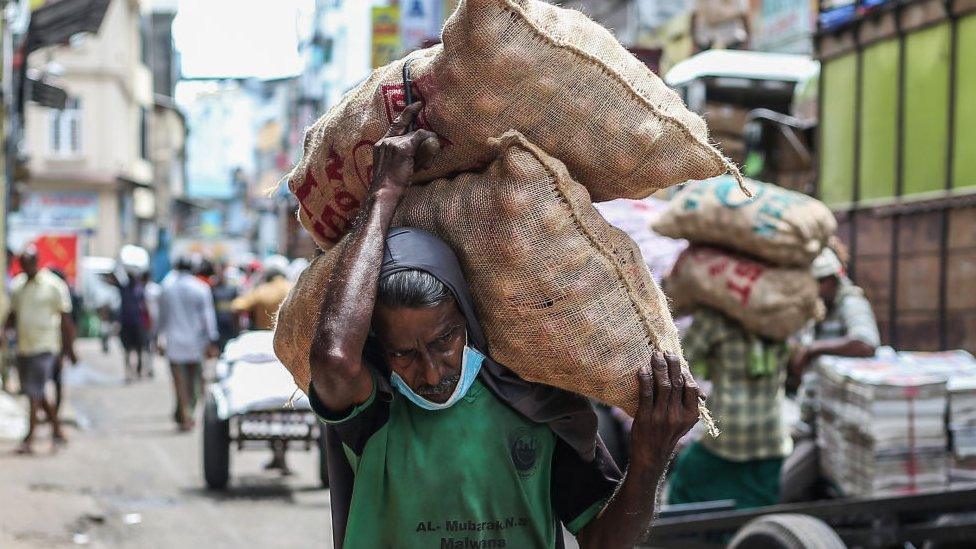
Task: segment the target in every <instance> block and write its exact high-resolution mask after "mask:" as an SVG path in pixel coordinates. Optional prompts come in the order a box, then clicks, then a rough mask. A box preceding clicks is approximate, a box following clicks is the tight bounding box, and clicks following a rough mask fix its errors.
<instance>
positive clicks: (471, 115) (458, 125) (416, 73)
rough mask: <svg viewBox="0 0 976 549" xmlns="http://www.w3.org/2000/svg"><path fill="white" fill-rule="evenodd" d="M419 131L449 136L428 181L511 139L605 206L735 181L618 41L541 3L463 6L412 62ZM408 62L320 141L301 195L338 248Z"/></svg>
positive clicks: (312, 132) (305, 218) (351, 100)
mask: <svg viewBox="0 0 976 549" xmlns="http://www.w3.org/2000/svg"><path fill="white" fill-rule="evenodd" d="M410 60H411V61H410V63H411V65H410V67H411V72H412V76H413V80H414V86H413V91H414V96H415V97H416V98H417V99H421V100H423V101H424V102H425V108H424V110H423V112H422V113H421V115H420V120H419V127H422V128H427V129H430V130H432V131H434V132H435V133H437V134H438V135H439V136H441V137H442V145H443V151H442V152H441V154H439V155H438V156H437V158H436V160H435V163H434V165H433V167H432V168H431V169H430V170H428V171H426V172H423V173H420V174H418V175H417V181H428V180H431V179H434V178H436V177H444V176H448V175H450V174H453V173H455V172H460V171H470V170H476V169H481V168H482V167H483V166H484V165H485V164H486V163H487V162H488V161H490V160H491V154H492V153H491V148H490V147H489V146H488V140H489V139H490V138H492V137H495V136H498V135H501V134H502V133H503V132H506V131H508V130H509V129H516V130H518V131H520V132H522V133H523V134H524V135H525V136H526V137H528V138H529V139H530V140H531V141H532V142H533V143H536V144H537V145H539V146H540V147H542V148H543V149H544V150H546V151H547V152H548V153H550V154H552V155H553V156H555V157H556V158H559V159H560V160H562V161H563V162H565V164H566V165H567V166H568V167H569V169H570V172H571V173H572V174H573V175H574V176H575V177H576V178H577V179H578V180H579V181H580V182H581V183H582V184H583V185H585V186H586V187H587V189H588V190H589V192H590V195H591V196H592V197H593V199H594V200H597V201H602V200H609V199H613V198H622V197H627V198H643V197H645V196H648V195H649V194H651V193H652V192H654V191H655V190H656V189H659V188H664V187H668V186H670V185H674V184H676V183H680V182H683V181H686V180H688V179H705V178H708V177H712V176H716V175H720V174H722V173H725V172H726V171H727V170H732V171H733V172H734V173H738V172H737V171H736V170H735V167H734V166H732V165H731V164H729V163H728V162H727V161H726V160H725V158H723V157H722V155H721V153H719V152H718V151H717V150H716V149H715V148H714V147H712V146H711V145H710V144H709V143H708V132H707V129H706V127H705V123H704V122H703V121H702V119H701V118H700V117H698V116H697V115H695V114H694V113H692V112H690V111H689V110H688V109H686V108H685V106H684V103H683V102H682V100H681V98H680V97H679V96H678V95H677V94H676V93H675V92H674V91H672V90H670V89H669V88H668V87H667V86H666V85H665V84H664V83H663V82H662V81H661V79H660V78H658V77H657V76H655V75H654V74H653V73H652V72H651V71H650V70H649V69H648V68H647V67H646V66H645V65H644V64H643V63H641V62H640V61H639V60H638V59H637V58H635V57H634V56H633V55H631V54H630V53H629V52H628V51H627V50H626V49H625V48H624V47H623V46H621V45H620V44H619V43H618V42H617V41H616V40H615V39H614V37H613V36H612V35H611V34H610V32H609V31H607V30H606V29H605V28H603V27H601V26H600V25H598V24H596V23H594V22H593V21H591V20H589V19H588V18H586V17H585V16H584V15H582V14H581V13H579V12H577V11H573V10H568V9H563V8H558V7H555V6H552V5H550V4H548V3H546V2H541V1H539V0H463V1H462V2H461V3H460V5H459V6H458V9H457V11H456V12H455V13H454V14H453V15H452V16H451V18H450V19H449V20H448V22H447V24H446V25H445V27H444V31H443V45H437V46H434V47H432V48H429V49H425V50H420V51H418V52H414V53H413V54H411V55H410ZM403 64H404V61H403V60H400V61H396V62H394V63H392V64H390V65H388V66H385V67H382V68H379V69H377V70H376V71H375V72H373V74H372V76H370V77H369V78H368V79H367V80H366V81H365V82H363V83H362V84H361V85H360V86H358V87H356V88H355V89H353V90H352V91H351V92H349V93H348V94H347V95H346V97H345V98H344V99H343V100H342V101H341V102H340V103H339V104H338V105H336V106H335V107H334V108H332V109H331V110H330V111H329V112H327V113H326V114H325V115H324V116H323V117H322V118H320V119H319V120H318V121H317V122H316V123H315V124H314V125H313V126H312V127H311V128H310V129H309V130H308V132H307V134H306V137H305V150H304V154H303V156H302V159H301V161H300V162H299V163H298V165H297V166H296V167H295V169H294V170H293V171H292V173H291V174H290V176H289V182H288V185H289V188H290V189H291V191H292V192H294V193H295V195H296V196H297V197H298V200H299V202H300V203H301V208H300V210H299V218H300V220H301V222H302V225H304V226H305V228H306V229H308V230H309V232H310V233H311V234H312V236H313V238H314V239H315V241H316V242H317V243H318V245H319V246H320V247H322V248H323V249H328V248H329V247H331V246H332V245H333V244H335V242H337V241H338V239H339V238H340V237H341V236H342V234H344V233H345V231H346V228H347V226H348V224H349V222H350V220H351V219H352V217H353V215H354V214H355V212H356V211H357V210H358V209H359V205H360V203H361V201H362V199H363V196H365V192H366V188H367V187H368V185H369V181H370V175H371V166H372V146H373V144H374V142H376V141H377V140H379V139H380V138H381V137H382V136H383V134H384V133H385V132H386V131H387V129H388V128H389V125H390V123H391V121H392V120H393V119H394V118H395V117H396V115H397V114H398V113H399V112H400V111H401V110H402V109H403V107H404V97H403V92H402V75H401V70H402V68H403Z"/></svg>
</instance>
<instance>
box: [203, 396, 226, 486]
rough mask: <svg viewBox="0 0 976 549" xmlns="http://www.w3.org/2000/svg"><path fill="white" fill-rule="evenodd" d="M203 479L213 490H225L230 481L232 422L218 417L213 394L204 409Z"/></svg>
mask: <svg viewBox="0 0 976 549" xmlns="http://www.w3.org/2000/svg"><path fill="white" fill-rule="evenodd" d="M203 479H204V480H205V481H206V482H207V487H208V488H210V489H211V490H223V489H224V488H226V487H227V483H228V481H230V421H229V420H226V419H224V420H222V419H220V418H219V417H218V416H217V401H216V400H214V397H213V395H211V394H208V395H207V402H206V404H205V405H204V408H203Z"/></svg>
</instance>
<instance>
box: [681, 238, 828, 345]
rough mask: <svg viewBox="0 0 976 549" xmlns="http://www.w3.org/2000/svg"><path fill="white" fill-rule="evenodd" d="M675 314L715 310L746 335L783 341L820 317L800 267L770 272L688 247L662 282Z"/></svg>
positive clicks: (760, 265)
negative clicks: (698, 308) (737, 324)
mask: <svg viewBox="0 0 976 549" xmlns="http://www.w3.org/2000/svg"><path fill="white" fill-rule="evenodd" d="M664 292H665V294H667V296H668V297H669V298H670V299H671V302H672V308H673V309H674V310H675V311H678V312H691V310H693V308H694V307H695V306H697V305H705V306H708V307H712V308H715V309H718V310H719V311H721V312H723V313H725V314H726V315H728V316H729V317H731V318H733V319H735V320H737V321H739V322H740V323H741V324H742V325H743V326H744V327H745V328H746V329H748V330H749V331H751V332H754V333H756V334H759V335H761V336H765V337H767V338H770V339H775V340H785V339H787V338H788V337H790V336H791V335H793V334H795V333H796V332H797V331H798V330H800V329H801V328H803V327H804V326H805V325H806V324H807V322H808V321H810V320H812V319H819V318H821V317H822V316H823V313H824V309H823V302H822V301H820V297H819V295H818V293H817V281H816V280H814V279H813V277H812V276H811V275H810V273H809V272H808V270H807V269H805V268H801V267H774V266H770V265H767V264H764V263H760V262H758V261H755V260H752V259H749V258H747V257H744V256H740V255H736V254H734V253H731V252H726V251H724V250H720V249H718V248H709V247H705V246H691V247H690V248H688V249H687V250H685V251H684V252H683V253H682V254H681V256H680V257H679V258H678V262H677V263H675V265H674V269H672V271H671V274H670V275H668V277H666V278H665V279H664Z"/></svg>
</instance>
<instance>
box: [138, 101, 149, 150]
mask: <svg viewBox="0 0 976 549" xmlns="http://www.w3.org/2000/svg"><path fill="white" fill-rule="evenodd" d="M139 156H140V157H142V158H143V159H145V160H149V110H148V109H146V108H145V107H139Z"/></svg>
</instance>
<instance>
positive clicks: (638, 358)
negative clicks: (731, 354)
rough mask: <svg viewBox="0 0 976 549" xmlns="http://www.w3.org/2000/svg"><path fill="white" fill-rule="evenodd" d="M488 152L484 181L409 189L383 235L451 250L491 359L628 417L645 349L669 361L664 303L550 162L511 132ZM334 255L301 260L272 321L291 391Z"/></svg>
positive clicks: (471, 178) (635, 259)
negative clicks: (435, 239)
mask: <svg viewBox="0 0 976 549" xmlns="http://www.w3.org/2000/svg"><path fill="white" fill-rule="evenodd" d="M490 147H491V150H493V151H495V154H496V156H497V159H496V160H495V161H494V162H493V163H491V164H490V165H489V166H488V167H487V169H485V170H484V171H481V172H477V173H465V174H461V175H459V176H458V177H456V178H454V179H440V180H437V181H434V182H432V183H429V184H426V185H423V186H417V187H413V188H411V189H410V190H409V191H408V192H407V194H406V196H405V197H404V198H403V201H402V202H401V204H400V206H399V207H398V209H397V214H396V217H395V219H394V223H393V224H394V226H412V227H418V228H422V229H425V230H427V231H430V232H432V233H434V234H436V235H438V236H440V237H441V238H443V239H444V240H445V241H446V242H447V243H448V244H449V245H450V246H451V248H453V249H454V251H455V252H456V253H457V255H458V257H459V259H460V261H461V266H462V268H463V269H464V272H465V276H466V277H467V281H468V284H469V285H470V287H471V292H472V295H473V297H474V300H475V305H476V307H477V310H478V314H479V317H480V319H481V322H482V324H483V327H484V329H485V333H486V336H487V337H488V340H489V344H490V346H491V349H490V352H491V355H492V357H494V358H495V359H496V360H497V361H499V362H500V363H502V364H505V365H506V366H508V367H509V368H511V369H512V370H514V371H515V372H516V373H518V374H519V375H520V376H522V377H523V378H524V379H527V380H530V381H535V382H540V383H545V384H549V385H555V386H557V387H562V388H564V389H568V390H571V391H574V392H577V393H581V394H584V395H587V396H590V397H593V398H596V399H599V400H601V401H603V402H607V403H610V404H613V405H616V406H620V407H621V408H623V409H624V410H626V411H627V412H628V413H630V414H633V413H634V412H635V411H636V405H637V394H638V383H637V377H636V371H637V368H638V367H639V366H640V365H642V364H646V363H648V362H649V360H650V358H651V352H652V350H654V349H661V350H665V351H670V352H673V353H676V354H678V355H680V354H681V347H680V344H679V341H678V334H677V331H676V329H675V326H674V323H673V322H672V319H671V313H670V312H669V310H668V305H667V302H666V299H665V297H664V295H663V294H662V293H661V291H660V289H659V288H658V287H657V285H656V284H655V283H654V281H653V280H652V279H651V276H650V273H649V272H648V270H647V267H646V266H645V265H644V261H643V260H642V259H641V256H640V251H639V249H638V247H637V245H636V244H635V243H634V242H633V240H631V239H630V238H629V237H628V236H627V235H625V234H624V233H623V232H622V231H620V230H618V229H616V228H614V227H613V226H611V225H610V224H608V223H607V222H606V221H604V220H603V218H602V217H600V214H599V213H597V211H596V209H595V208H594V207H593V205H592V204H591V203H590V196H589V195H588V194H587V191H586V189H585V188H583V186H582V185H579V184H578V183H576V182H575V181H573V180H572V178H571V177H570V176H569V174H568V172H567V171H566V167H565V166H564V165H563V164H562V163H561V162H559V161H558V160H555V159H554V158H552V157H550V156H548V155H547V154H545V153H544V152H542V150H540V149H539V148H538V147H536V146H534V145H532V144H530V143H529V142H528V141H526V140H525V138H524V137H523V136H521V135H520V134H518V133H515V132H511V133H508V134H506V135H504V136H503V137H502V138H501V139H499V140H494V141H493V142H491V143H490ZM335 255H336V254H334V253H331V252H326V253H325V254H323V255H322V256H320V257H319V258H317V259H316V260H315V261H313V262H312V264H311V266H310V267H309V268H308V269H307V270H306V271H305V272H304V273H303V274H302V276H301V278H299V280H298V283H297V284H296V286H295V288H294V289H293V290H292V292H291V294H290V295H289V296H288V299H287V300H286V301H285V303H284V304H283V305H282V308H281V310H280V313H279V318H278V326H277V329H276V332H275V351H276V353H277V354H278V357H279V358H280V359H281V360H282V362H284V364H285V365H286V366H287V367H288V368H289V370H291V372H292V374H293V375H294V376H295V380H296V381H297V382H298V385H299V386H300V387H303V388H306V387H307V386H308V379H309V374H308V369H309V366H308V349H309V344H310V341H311V335H312V329H313V326H314V325H315V320H316V315H317V311H318V308H319V305H318V304H319V303H321V300H322V296H323V293H324V291H325V288H326V286H327V284H328V277H329V273H330V272H331V270H332V268H333V263H334V261H335Z"/></svg>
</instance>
